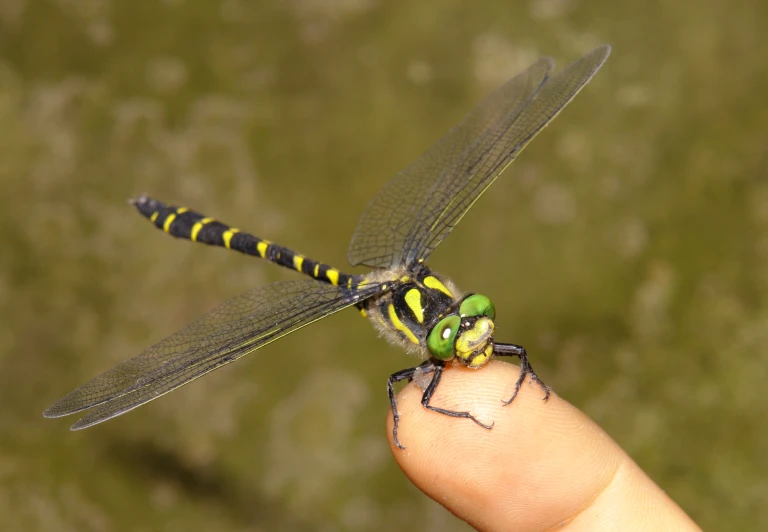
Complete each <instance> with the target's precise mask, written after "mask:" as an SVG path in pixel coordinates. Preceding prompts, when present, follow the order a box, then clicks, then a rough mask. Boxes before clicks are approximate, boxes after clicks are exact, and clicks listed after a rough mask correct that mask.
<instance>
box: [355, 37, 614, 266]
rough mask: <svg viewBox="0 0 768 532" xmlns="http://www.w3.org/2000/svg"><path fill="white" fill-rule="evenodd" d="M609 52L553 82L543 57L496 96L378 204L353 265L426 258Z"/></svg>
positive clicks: (359, 236) (369, 213)
mask: <svg viewBox="0 0 768 532" xmlns="http://www.w3.org/2000/svg"><path fill="white" fill-rule="evenodd" d="M609 54H610V47H609V46H601V47H598V48H596V49H594V50H592V51H591V52H590V53H588V54H587V55H585V56H584V57H582V58H581V59H579V60H578V61H576V62H575V63H572V64H571V65H569V66H568V67H566V68H565V69H564V70H563V71H561V72H559V73H558V74H557V75H555V76H553V77H549V73H550V72H551V70H552V67H553V62H552V60H551V59H548V58H545V59H541V60H539V61H537V62H536V63H534V64H533V65H532V66H531V67H529V68H528V69H527V70H526V71H525V72H523V73H521V74H519V75H518V76H516V77H514V78H513V79H511V80H510V81H508V82H507V83H506V84H505V85H503V86H502V87H501V88H499V89H497V90H496V91H495V92H494V93H492V94H491V95H490V96H488V97H487V98H486V99H485V100H484V101H482V102H481V103H480V104H479V105H478V106H477V107H475V109H473V110H472V111H471V112H470V113H469V114H468V115H467V117H466V118H465V119H464V121H463V122H462V123H461V124H460V125H459V126H457V127H456V128H455V129H453V130H451V131H450V132H449V133H448V134H447V135H446V136H445V137H444V138H443V139H442V140H440V141H439V142H438V143H437V144H435V145H434V146H433V147H432V148H430V149H429V150H428V151H427V152H426V153H425V154H424V155H422V156H421V157H420V158H419V159H417V160H416V161H415V162H414V163H413V164H412V165H411V166H409V167H408V168H406V169H405V170H403V171H402V172H400V173H399V174H398V175H396V176H395V177H394V178H393V179H392V180H391V181H390V182H389V183H387V184H386V185H385V186H384V188H383V189H382V190H381V191H380V192H379V194H377V195H376V196H375V197H374V198H373V200H372V201H371V202H370V203H369V205H368V207H367V209H366V211H365V212H364V213H363V215H362V217H361V219H360V221H359V223H358V226H357V230H356V231H355V234H354V235H353V237H352V242H351V244H350V248H349V253H348V257H349V260H350V262H351V263H352V264H361V263H362V264H367V265H369V266H374V267H396V266H406V267H408V266H411V265H413V264H414V263H416V262H418V261H420V260H425V259H426V258H427V257H428V256H429V254H430V253H431V252H432V250H434V249H435V248H436V247H437V245H438V244H440V242H441V241H442V240H443V239H444V238H445V237H446V236H447V235H448V234H449V233H450V232H451V230H452V229H453V227H454V226H455V225H456V224H457V223H458V221H459V220H460V219H461V218H462V217H463V216H464V214H465V213H466V212H467V211H468V210H469V208H470V207H471V206H472V204H473V203H474V202H475V201H476V200H477V199H478V198H479V197H480V195H481V194H482V193H483V192H484V191H485V190H486V189H487V188H488V187H489V186H490V185H491V183H493V181H494V180H495V179H496V177H498V176H499V174H500V173H501V172H502V171H503V170H504V169H505V168H506V167H507V166H508V165H509V164H510V163H511V162H512V161H513V160H514V159H515V157H516V156H517V154H518V153H520V151H521V150H522V149H523V148H524V147H525V146H526V145H527V144H528V142H530V141H531V139H533V137H534V136H536V134H537V133H538V132H539V131H541V129H543V128H544V126H546V125H547V124H548V123H549V122H550V121H551V120H552V119H553V118H554V117H555V116H557V114H558V113H559V112H560V111H561V110H562V109H563V107H565V105H567V104H568V102H570V101H571V99H573V97H574V96H575V95H576V94H577V93H578V92H579V90H580V89H581V88H582V87H583V86H584V85H585V84H586V83H587V82H588V81H589V80H590V79H591V78H592V76H593V75H594V74H595V73H596V72H597V70H598V69H599V68H600V66H602V64H603V62H604V61H605V60H606V59H607V57H608V55H609Z"/></svg>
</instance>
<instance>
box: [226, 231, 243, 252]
mask: <svg viewBox="0 0 768 532" xmlns="http://www.w3.org/2000/svg"><path fill="white" fill-rule="evenodd" d="M239 232H240V229H235V228H234V227H231V228H229V229H227V230H226V231H224V234H223V235H222V237H223V238H224V245H225V246H226V247H227V249H229V243H230V241H231V240H232V237H233V236H235V233H239Z"/></svg>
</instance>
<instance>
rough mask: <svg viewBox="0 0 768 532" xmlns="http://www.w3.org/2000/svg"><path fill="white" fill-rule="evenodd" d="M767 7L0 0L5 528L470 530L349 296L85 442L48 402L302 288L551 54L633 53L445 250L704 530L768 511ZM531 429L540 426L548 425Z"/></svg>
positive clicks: (385, 354)
mask: <svg viewBox="0 0 768 532" xmlns="http://www.w3.org/2000/svg"><path fill="white" fill-rule="evenodd" d="M766 27H768V3H766V2H764V1H761V0H740V1H739V0H737V1H734V2H721V1H720V0H702V1H696V2H694V1H690V0H689V1H684V2H679V1H672V0H667V1H659V2H629V1H619V2H610V1H604V2H577V1H575V0H531V1H528V2H440V3H438V2H408V1H389V2H384V1H380V0H379V1H377V0H336V1H333V0H330V1H320V0H285V1H281V2H249V1H246V0H223V1H212V0H194V1H192V0H187V1H183V0H163V1H156V0H141V1H134V2H120V1H116V0H39V1H34V2H32V1H24V0H2V2H0V234H2V235H3V244H2V248H1V250H0V309H1V310H0V313H1V314H0V316H2V320H0V434H2V438H0V529H2V530H24V531H31V530H57V531H66V530H76V531H85V530H99V531H101V530H244V529H248V530H338V529H350V530H366V531H367V530H371V531H372V530H441V531H444V530H464V529H466V525H464V524H463V523H460V522H459V521H457V520H456V519H455V518H453V517H452V516H450V515H449V514H447V512H445V511H444V510H443V509H442V508H441V507H439V506H438V505H437V504H435V503H433V502H431V501H430V500H428V499H427V498H426V497H425V496H423V495H421V494H420V493H419V492H417V491H416V490H415V488H413V487H412V486H411V485H410V484H409V483H408V481H407V480H406V479H405V477H404V476H403V475H402V474H401V473H400V471H399V470H398V469H397V467H396V466H395V464H394V461H393V460H392V459H391V458H390V456H389V451H388V448H387V443H386V434H385V429H384V419H385V414H386V411H387V401H386V396H385V393H384V384H385V380H386V378H387V376H388V375H389V374H390V373H391V372H393V371H396V370H398V369H401V368H403V367H406V366H407V365H408V364H412V363H413V362H414V360H412V359H409V357H408V355H406V354H404V353H401V352H400V351H398V350H397V349H396V348H393V347H391V346H388V345H387V344H385V343H384V342H383V341H381V340H380V339H377V337H376V334H375V332H374V331H373V329H372V328H371V327H370V326H369V325H368V324H367V323H365V322H364V321H362V320H361V319H360V318H359V317H358V316H357V314H356V313H355V312H353V311H348V312H345V313H342V314H340V315H337V316H334V317H331V318H328V319H327V320H324V321H323V322H321V323H318V324H315V325H314V326H312V327H310V328H307V329H304V330H302V331H300V332H298V333H296V334H294V335H293V336H291V337H288V338H285V339H283V340H281V341H280V342H278V343H275V344H272V345H270V346H268V347H267V348H265V349H263V350H262V351H260V352H258V353H257V354H255V355H252V356H250V357H248V358H247V359H245V360H243V361H241V362H238V363H237V364H235V365H233V366H229V367H228V368H226V369H223V370H221V371H218V372H215V373H213V374H211V375H209V376H207V377H206V378H205V379H202V380H199V381H197V382H195V383H193V384H191V385H189V386H187V387H185V388H183V389H182V390H179V391H177V392H175V393H173V394H171V395H169V396H167V397H165V398H163V399H162V400H160V401H156V402H154V403H152V404H151V405H149V406H147V407H144V408H141V409H140V410H137V411H136V412H134V413H132V414H130V415H128V416H124V417H121V418H119V419H117V420H114V421H111V422H109V423H106V424H104V425H101V426H99V427H96V428H94V429H90V430H87V431H84V432H80V433H70V432H68V431H67V427H68V425H69V423H68V422H69V421H74V418H73V419H71V420H62V421H48V420H44V419H43V418H42V417H41V416H40V413H41V412H42V410H43V409H44V408H45V407H47V406H48V405H49V404H50V403H52V402H53V401H54V400H56V399H58V398H59V397H60V396H62V395H63V394H64V393H66V392H69V391H70V390H71V389H72V388H74V387H75V386H77V385H79V384H82V383H83V382H85V381H86V380H87V379H89V378H91V377H93V376H95V375H96V374H98V373H99V372H101V371H103V370H105V369H107V368H109V367H111V366H112V365H114V364H115V363H117V362H119V361H121V360H123V359H125V358H128V357H130V356H133V355H135V354H137V353H139V352H140V351H141V350H142V349H143V348H144V347H146V346H147V345H149V344H151V343H153V342H155V341H157V340H160V339H162V338H163V337H165V336H166V335H168V334H170V333H172V332H173V331H174V330H176V329H177V328H179V327H181V326H182V325H184V324H186V323H187V322H188V321H190V320H191V319H193V318H194V317H196V316H198V315H199V314H201V313H203V312H204V311H206V310H208V309H210V308H212V307H213V306H215V305H216V303H218V302H221V301H223V300H225V299H226V298H228V297H231V296H233V295H235V294H237V293H238V292H241V291H244V290H246V289H248V288H251V287H254V286H257V285H260V284H263V283H266V282H270V281H273V280H277V279H283V278H289V277H291V274H290V272H283V271H279V269H278V268H277V267H275V266H272V265H269V264H266V263H262V262H259V261H256V260H254V259H252V258H247V257H243V256H238V255H237V254H234V253H229V252H226V251H225V250H221V249H212V248H209V249H206V248H205V247H203V246H199V245H193V244H191V243H188V242H181V241H174V240H172V239H170V238H168V237H167V236H165V235H162V234H161V233H159V232H158V231H156V230H154V229H153V228H152V227H151V226H150V225H149V224H148V223H147V222H146V221H145V220H143V219H141V218H140V217H139V216H138V215H137V214H136V213H135V212H134V211H133V210H132V209H131V208H130V207H129V206H128V205H127V204H126V202H125V200H126V199H127V198H129V197H132V196H135V195H137V194H139V193H142V192H146V193H150V194H152V195H154V196H156V197H158V198H160V199H164V200H167V201H171V202H174V203H181V204H186V205H189V206H190V207H194V208H197V209H198V210H201V211H203V212H205V213H207V214H209V215H212V216H218V217H220V218H221V219H223V220H225V221H227V222H230V223H232V224H235V225H236V226H238V227H242V228H244V229H248V230H251V231H253V232H254V233H255V234H257V235H260V236H262V237H265V238H269V239H272V240H274V241H276V242H279V243H282V244H284V245H288V246H292V247H295V248H296V249H298V250H300V251H302V252H303V253H305V254H307V255H309V256H312V257H316V258H318V259H320V260H324V261H327V262H330V263H332V264H335V265H338V266H344V265H345V263H346V260H345V257H346V255H345V253H346V245H347V242H348V240H349V237H350V236H351V234H352V230H353V228H354V226H355V223H356V220H357V217H358V215H359V214H360V213H361V212H362V209H363V207H364V205H365V204H366V202H367V201H368V200H369V199H370V198H371V197H372V196H373V194H374V193H375V192H376V191H377V190H378V189H379V187H381V185H382V184H383V183H384V182H385V181H386V180H387V179H388V178H389V177H390V176H391V175H393V174H394V173H395V172H396V171H397V170H399V169H400V168H402V167H404V166H405V165H407V164H408V163H409V162H410V161H411V160H412V159H413V158H415V157H416V156H417V155H419V154H420V153H421V152H422V151H423V150H424V149H426V148H427V147H428V146H429V145H430V144H431V143H432V142H433V141H435V140H436V139H437V138H439V137H440V136H441V135H442V134H443V133H444V132H445V131H446V130H447V128H448V127H450V126H451V125H452V124H454V123H455V122H456V121H457V120H458V119H459V118H460V117H461V116H462V115H463V113H464V112H466V111H467V110H468V109H470V108H471V107H472V105H473V104H474V103H475V102H476V101H478V100H479V99H480V98H481V97H482V96H483V95H485V94H486V93H487V92H488V91H490V90H491V89H493V88H494V87H495V86H497V85H499V84H500V83H502V82H503V81H505V80H506V79H507V78H509V77H511V76H512V75H513V74H515V73H516V72H518V71H519V70H521V69H523V68H524V67H526V66H527V65H528V64H529V63H531V62H532V61H533V60H535V59H536V58H538V57H539V56H541V55H547V54H551V55H553V56H555V57H556V58H557V59H558V61H559V64H560V65H561V66H562V65H564V64H565V62H566V61H569V60H571V59H574V58H576V57H577V56H579V55H581V54H582V53H583V52H585V51H586V50H588V49H590V48H592V47H593V46H594V45H596V44H600V43H603V42H608V43H610V44H612V45H613V47H614V51H613V55H612V57H611V58H610V59H609V61H608V63H607V65H606V66H605V68H604V69H603V70H602V71H601V72H600V73H599V74H598V76H597V77H596V78H595V80H594V81H593V82H592V83H591V84H590V85H589V86H588V87H587V89H586V90H585V91H584V92H583V93H582V94H581V95H579V97H578V98H577V99H576V100H575V102H574V103H573V104H571V106H570V107H569V108H568V109H567V110H566V111H565V112H564V113H563V115H562V116H561V117H559V118H558V119H557V120H556V121H555V122H554V123H553V124H552V125H551V126H550V127H549V128H547V130H546V131H545V132H544V133H542V134H541V135H540V136H539V137H538V138H537V139H536V141H535V142H534V143H533V144H532V145H531V146H530V147H529V148H528V149H527V150H526V151H525V153H524V154H523V155H522V156H521V157H520V159H519V160H518V161H517V162H515V163H514V165H513V167H512V168H511V169H510V170H509V171H508V172H507V173H506V174H505V175H504V176H503V178H502V179H500V180H499V181H498V182H497V183H496V184H495V185H494V188H493V189H492V193H490V194H488V195H487V196H486V197H484V198H482V199H481V201H479V202H478V204H477V205H476V206H475V208H474V210H473V211H472V212H471V213H470V214H469V215H468V216H467V218H465V220H464V221H463V222H462V223H461V225H460V226H459V227H458V228H457V230H456V231H455V232H454V234H453V235H451V237H450V238H449V239H447V240H446V241H445V243H444V244H443V245H442V246H441V247H440V249H439V250H438V251H437V252H436V253H435V255H434V256H433V260H432V266H433V267H434V268H435V269H437V270H438V271H442V272H444V273H446V274H449V275H451V276H452V277H453V278H454V280H455V281H456V282H457V283H458V284H459V286H461V287H463V288H464V289H467V290H473V291H478V292H482V293H486V294H489V295H491V296H493V298H494V300H495V304H496V309H497V312H498V314H499V321H498V330H499V336H500V339H502V340H503V341H514V342H517V343H521V344H523V345H525V346H526V347H527V348H528V350H529V352H530V353H531V354H532V361H533V363H534V364H535V367H536V368H537V370H538V372H539V374H540V375H541V376H542V377H543V378H544V379H545V380H546V381H547V382H548V383H549V384H551V385H552V386H553V387H554V389H555V391H556V392H557V393H559V394H560V395H562V396H564V397H565V398H566V399H568V400H569V401H571V402H573V403H574V404H575V405H577V406H578V407H579V408H581V409H583V410H584V411H585V412H587V414H589V415H590V416H592V417H593V418H594V419H595V420H597V422H598V423H600V424H601V425H602V426H603V427H604V428H605V429H606V430H607V431H608V432H609V433H610V434H611V435H612V436H613V437H614V438H615V439H616V440H617V441H618V442H619V443H620V444H621V445H623V446H624V447H625V448H626V449H627V451H628V452H629V454H630V455H631V456H632V457H633V458H634V459H635V460H636V461H637V462H638V463H639V464H640V465H641V466H642V467H643V468H644V469H645V470H646V471H647V472H648V473H649V474H650V475H651V476H652V477H653V478H654V479H655V480H656V481H657V482H658V483H659V484H660V485H661V486H662V487H663V488H664V489H665V490H667V491H668V492H669V494H670V495H671V496H672V497H673V498H674V499H675V500H677V501H678V502H679V503H680V504H681V505H682V506H683V508H684V509H685V510H686V511H687V512H689V513H690V514H691V515H692V516H693V518H694V519H696V520H697V521H698V522H699V523H700V524H701V525H702V526H704V527H705V528H706V529H709V530H748V529H749V530H765V529H767V528H768V505H766V503H765V501H766V500H768V483H766V478H768V453H766V452H765V451H766V449H768V428H767V427H766V419H768V394H766V393H764V392H765V382H766V381H767V377H768V376H767V373H768V180H767V179H766V173H767V172H768V105H766V95H768V56H767V55H766V53H765V52H766V50H768V32H766V31H765V28H766ZM521 437H524V436H521Z"/></svg>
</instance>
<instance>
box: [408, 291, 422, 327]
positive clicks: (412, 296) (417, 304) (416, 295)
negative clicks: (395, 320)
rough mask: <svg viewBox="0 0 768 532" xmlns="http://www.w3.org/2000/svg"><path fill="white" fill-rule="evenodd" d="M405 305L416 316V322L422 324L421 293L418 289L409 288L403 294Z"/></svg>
mask: <svg viewBox="0 0 768 532" xmlns="http://www.w3.org/2000/svg"><path fill="white" fill-rule="evenodd" d="M405 304H406V305H408V308H409V309H411V312H413V315H414V316H416V321H418V322H419V323H424V308H423V307H422V306H421V291H420V290H419V289H418V288H411V289H410V290H408V291H407V292H406V293H405Z"/></svg>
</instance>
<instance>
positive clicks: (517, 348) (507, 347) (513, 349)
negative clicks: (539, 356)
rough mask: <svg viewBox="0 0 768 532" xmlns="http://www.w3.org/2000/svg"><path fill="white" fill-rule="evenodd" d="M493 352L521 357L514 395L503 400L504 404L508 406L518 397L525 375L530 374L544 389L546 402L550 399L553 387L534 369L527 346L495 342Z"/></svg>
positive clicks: (505, 355)
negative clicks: (529, 360)
mask: <svg viewBox="0 0 768 532" xmlns="http://www.w3.org/2000/svg"><path fill="white" fill-rule="evenodd" d="M493 354H494V355H496V356H501V357H512V356H515V357H518V358H520V366H521V368H520V377H519V378H518V379H517V382H516V383H515V393H513V394H512V397H511V398H510V399H509V401H503V403H504V406H507V405H508V404H510V403H511V402H512V401H514V400H515V398H516V397H517V394H518V392H519V391H520V387H521V386H522V385H523V382H525V376H526V375H530V376H531V380H532V381H533V382H535V383H537V384H538V385H539V386H541V387H542V388H543V389H544V401H545V402H546V401H547V399H549V395H550V393H551V392H552V388H550V387H549V386H547V385H546V384H544V382H543V381H542V380H541V379H540V378H539V376H538V375H536V372H535V371H533V367H532V366H531V363H530V362H528V353H527V352H526V351H525V347H523V346H521V345H515V344H495V345H494V346H493Z"/></svg>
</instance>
